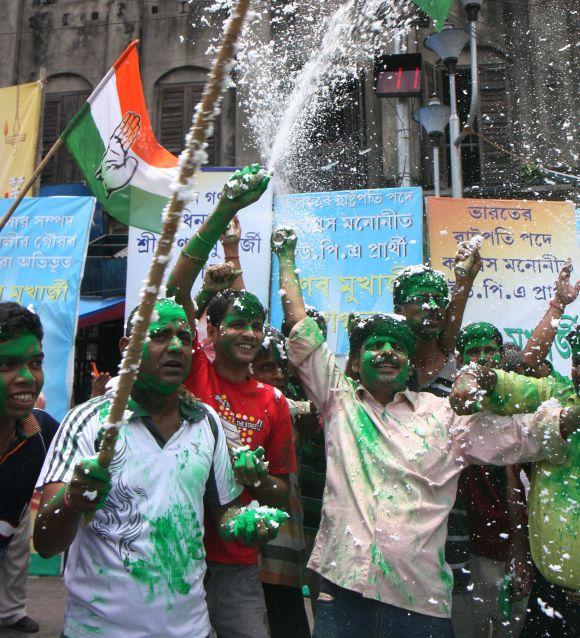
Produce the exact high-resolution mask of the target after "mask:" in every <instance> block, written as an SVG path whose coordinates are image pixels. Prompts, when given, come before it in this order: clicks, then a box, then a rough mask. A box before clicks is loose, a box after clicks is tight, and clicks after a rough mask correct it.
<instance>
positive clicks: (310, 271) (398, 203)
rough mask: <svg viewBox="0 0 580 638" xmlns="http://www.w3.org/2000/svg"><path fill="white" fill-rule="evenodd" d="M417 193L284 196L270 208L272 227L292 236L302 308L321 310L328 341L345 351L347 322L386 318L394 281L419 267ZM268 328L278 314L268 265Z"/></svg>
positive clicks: (277, 294)
mask: <svg viewBox="0 0 580 638" xmlns="http://www.w3.org/2000/svg"><path fill="white" fill-rule="evenodd" d="M422 210H423V207H422V191H421V189H420V188H384V189H374V190H360V191H336V192H330V193H308V194H305V195H284V196H281V197H276V198H275V201H274V228H275V229H276V228H279V227H280V226H290V227H291V228H293V229H294V230H295V231H296V234H297V235H298V246H297V249H296V266H297V268H298V269H299V271H300V273H299V274H300V282H301V285H302V290H303V293H304V299H305V301H306V303H307V304H309V305H311V306H314V307H315V308H316V309H317V310H320V311H323V312H324V314H325V315H326V319H327V321H328V342H329V344H330V346H331V347H332V348H333V350H334V351H335V352H336V353H337V354H345V353H346V352H347V351H348V338H347V334H346V324H347V320H348V315H349V314H350V313H351V312H353V311H355V312H359V313H363V314H365V313H366V314H372V313H373V312H392V310H393V299H392V282H393V278H394V277H395V276H396V275H397V273H398V272H400V271H401V270H402V269H403V268H405V267H406V266H408V265H410V264H420V263H422V262H423V216H422ZM272 281H273V284H272V293H271V300H270V312H271V323H272V325H273V326H276V327H279V326H280V324H281V322H282V318H283V314H282V306H281V303H280V291H279V283H278V281H279V280H278V262H277V260H276V258H275V257H274V258H273V264H272Z"/></svg>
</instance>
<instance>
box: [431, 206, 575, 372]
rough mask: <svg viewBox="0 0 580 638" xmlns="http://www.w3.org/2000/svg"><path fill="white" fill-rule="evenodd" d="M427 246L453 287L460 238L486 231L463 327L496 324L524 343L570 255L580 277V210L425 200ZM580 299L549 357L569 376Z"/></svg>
mask: <svg viewBox="0 0 580 638" xmlns="http://www.w3.org/2000/svg"><path fill="white" fill-rule="evenodd" d="M427 209H428V212H427V217H428V224H429V249H430V254H431V263H432V266H433V267H434V268H437V269H438V270H441V271H443V272H444V273H445V276H446V277H447V279H448V281H449V283H450V285H451V286H453V282H454V273H453V257H454V255H455V252H456V248H457V244H458V242H460V241H467V240H469V239H471V238H472V237H474V236H475V235H481V236H482V238H483V244H482V247H481V251H480V252H481V257H482V261H483V268H482V270H481V272H480V273H479V275H478V277H477V280H476V282H475V284H474V287H473V291H472V294H471V298H470V300H469V302H468V304H467V309H466V312H465V318H464V322H463V323H464V325H465V324H467V323H470V322H473V321H489V322H490V323H493V324H495V325H496V326H497V327H498V328H499V329H500V330H501V333H502V335H503V337H504V341H505V342H513V343H515V344H517V345H518V346H520V347H523V346H525V344H526V341H527V340H528V338H529V337H530V334H531V332H532V331H533V329H534V327H535V326H536V325H537V323H538V322H539V320H540V319H541V318H542V316H543V315H544V313H545V312H546V310H547V309H548V304H549V302H550V300H551V299H553V298H554V282H555V281H556V278H557V276H558V273H559V272H560V270H561V269H562V266H563V265H564V263H565V260H566V259H567V258H568V257H571V258H572V259H573V262H574V265H575V268H574V272H573V274H572V279H573V281H575V280H576V278H577V277H578V267H580V260H579V259H578V249H577V245H576V228H575V222H574V208H573V205H572V204H571V203H569V202H551V201H542V202H537V201H517V200H481V199H450V198H441V197H430V198H429V199H428V200H427ZM579 311H580V301H578V300H577V301H576V302H575V303H573V304H572V305H570V306H568V308H567V309H566V312H565V314H564V316H563V317H562V319H561V321H560V325H559V327H558V333H557V336H556V340H555V342H554V345H553V347H552V351H551V354H550V359H551V361H552V362H553V364H554V366H555V368H556V369H557V370H558V371H560V372H562V373H564V374H567V375H569V374H570V361H569V359H570V356H571V353H570V346H569V345H568V343H567V341H566V340H565V339H564V337H565V335H566V334H567V333H568V332H569V331H570V330H571V329H572V328H573V327H574V325H575V324H576V323H577V322H578V314H579Z"/></svg>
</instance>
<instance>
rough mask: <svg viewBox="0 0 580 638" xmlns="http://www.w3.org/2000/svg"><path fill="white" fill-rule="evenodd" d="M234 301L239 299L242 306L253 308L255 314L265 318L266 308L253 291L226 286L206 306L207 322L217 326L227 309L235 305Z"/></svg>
mask: <svg viewBox="0 0 580 638" xmlns="http://www.w3.org/2000/svg"><path fill="white" fill-rule="evenodd" d="M236 301H240V303H241V304H242V306H245V307H246V308H248V309H252V310H254V311H255V314H259V315H261V317H262V319H265V318H266V310H265V308H264V306H262V304H261V303H260V300H259V299H258V297H256V295H255V294H254V293H253V292H248V291H247V290H232V289H231V288H228V289H227V290H223V291H222V292H220V293H218V294H217V295H216V296H215V297H214V298H213V299H212V300H211V301H210V303H209V306H208V307H207V322H208V323H210V324H211V325H212V326H215V327H216V328H219V326H221V323H222V321H223V320H224V317H225V316H226V314H227V312H228V310H229V309H230V307H231V306H234V305H235V302H236Z"/></svg>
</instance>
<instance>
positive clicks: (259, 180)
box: [219, 164, 272, 212]
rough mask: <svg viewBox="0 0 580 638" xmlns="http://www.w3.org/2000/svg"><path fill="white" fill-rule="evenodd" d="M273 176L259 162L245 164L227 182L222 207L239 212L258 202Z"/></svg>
mask: <svg viewBox="0 0 580 638" xmlns="http://www.w3.org/2000/svg"><path fill="white" fill-rule="evenodd" d="M271 177H272V176H271V175H269V174H268V173H267V172H266V169H264V168H262V167H261V166H260V165H259V164H252V166H244V168H243V169H242V170H241V171H236V172H235V173H234V174H233V175H232V176H231V177H230V179H229V180H228V181H227V182H226V185H225V186H224V189H223V191H222V194H221V196H220V200H219V206H220V208H222V209H228V210H234V211H236V212H237V211H239V210H241V209H242V208H246V207H247V206H250V205H251V204H253V203H255V202H257V201H258V200H259V199H260V197H262V195H263V194H264V193H265V192H266V189H267V188H268V184H269V183H270V179H271Z"/></svg>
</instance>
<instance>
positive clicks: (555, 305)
mask: <svg viewBox="0 0 580 638" xmlns="http://www.w3.org/2000/svg"><path fill="white" fill-rule="evenodd" d="M550 306H552V308H557V309H558V310H561V311H562V312H564V310H566V306H565V305H564V304H562V303H558V302H557V301H556V300H555V299H552V300H551V301H550Z"/></svg>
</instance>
